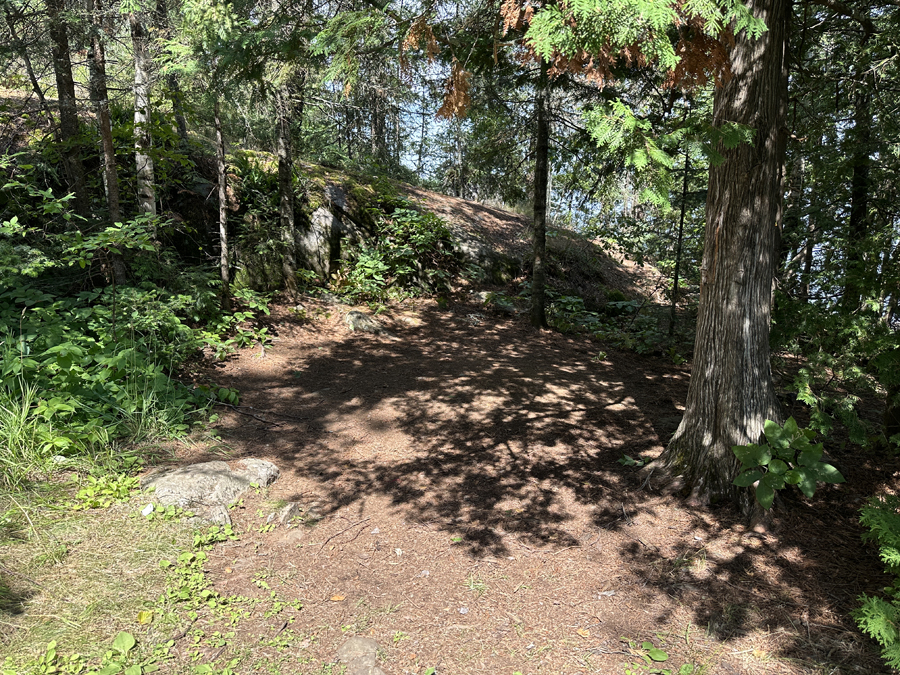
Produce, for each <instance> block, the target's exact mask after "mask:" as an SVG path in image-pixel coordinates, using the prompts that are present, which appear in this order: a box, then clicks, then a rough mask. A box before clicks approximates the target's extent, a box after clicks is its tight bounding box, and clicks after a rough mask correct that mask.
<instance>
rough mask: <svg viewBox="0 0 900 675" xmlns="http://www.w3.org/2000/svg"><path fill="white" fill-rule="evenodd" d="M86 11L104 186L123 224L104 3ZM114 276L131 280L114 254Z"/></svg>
mask: <svg viewBox="0 0 900 675" xmlns="http://www.w3.org/2000/svg"><path fill="white" fill-rule="evenodd" d="M85 10H86V11H87V14H88V17H89V19H90V22H91V42H90V49H89V50H88V69H89V70H90V73H91V101H93V103H94V109H95V111H96V113H97V121H98V123H99V125H100V145H101V150H102V154H103V186H104V189H105V192H106V203H107V206H108V208H109V220H110V222H111V223H112V224H113V225H115V224H116V223H119V222H121V221H122V212H121V209H120V208H119V175H118V172H117V170H116V148H115V145H114V144H113V137H112V124H111V123H110V117H109V94H108V92H107V88H106V54H105V52H104V50H103V41H102V39H101V37H100V35H101V31H102V26H101V25H100V11H101V6H100V0H85ZM110 257H111V260H112V268H113V275H114V277H115V281H116V283H118V284H123V283H125V281H126V280H127V278H128V267H127V265H126V264H125V259H124V258H123V257H122V254H120V253H111V254H110Z"/></svg>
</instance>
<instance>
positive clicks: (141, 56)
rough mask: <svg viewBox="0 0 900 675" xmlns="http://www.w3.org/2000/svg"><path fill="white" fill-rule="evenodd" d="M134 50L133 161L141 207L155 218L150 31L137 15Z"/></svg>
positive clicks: (133, 17)
mask: <svg viewBox="0 0 900 675" xmlns="http://www.w3.org/2000/svg"><path fill="white" fill-rule="evenodd" d="M128 23H129V25H130V27H131V43H132V45H133V47H134V162H135V169H136V173H137V198H138V207H139V208H140V209H141V211H143V212H144V213H149V214H152V215H154V216H155V215H156V186H155V181H156V178H155V176H154V169H153V158H152V157H151V156H150V146H151V139H150V67H151V62H150V53H149V51H148V47H147V29H146V28H145V27H144V22H143V18H142V17H141V16H139V15H138V14H135V13H132V14H129V15H128Z"/></svg>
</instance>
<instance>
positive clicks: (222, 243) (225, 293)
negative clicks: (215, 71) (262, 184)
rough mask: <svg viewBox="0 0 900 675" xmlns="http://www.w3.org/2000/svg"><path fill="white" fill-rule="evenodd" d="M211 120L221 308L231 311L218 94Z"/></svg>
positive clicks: (226, 189)
mask: <svg viewBox="0 0 900 675" xmlns="http://www.w3.org/2000/svg"><path fill="white" fill-rule="evenodd" d="M213 121H214V124H215V127H216V178H217V179H218V180H217V182H218V186H219V274H220V275H221V278H222V309H224V310H225V311H231V277H230V271H229V267H228V264H229V252H228V183H227V178H226V176H225V137H224V136H223V135H222V118H221V115H220V111H219V97H218V95H216V100H215V103H214V104H213Z"/></svg>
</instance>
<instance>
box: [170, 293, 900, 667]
mask: <svg viewBox="0 0 900 675" xmlns="http://www.w3.org/2000/svg"><path fill="white" fill-rule="evenodd" d="M303 306H304V309H303V310H302V311H301V312H299V313H298V312H297V311H296V310H292V309H290V308H288V307H286V306H281V307H277V308H276V309H275V311H274V312H273V315H272V317H271V328H270V331H271V332H273V333H274V334H275V336H276V338H277V339H276V341H275V342H274V344H273V345H272V346H270V347H268V348H267V349H265V350H261V349H260V348H259V347H257V348H255V349H252V350H246V351H243V352H241V353H239V354H237V355H235V356H234V357H233V358H231V359H229V360H228V361H227V362H225V363H222V364H219V365H218V366H216V367H215V368H214V369H213V371H212V372H207V373H205V377H212V378H214V379H215V381H216V382H217V383H218V384H219V385H220V386H231V387H234V388H236V389H238V390H240V392H241V397H242V398H241V406H240V407H239V408H227V407H223V408H219V409H218V410H219V411H220V413H221V417H220V419H219V420H218V422H217V423H216V428H217V431H218V433H219V434H220V435H221V443H220V444H219V445H217V446H215V447H214V448H212V449H208V448H207V449H204V448H206V447H207V446H202V445H198V446H193V447H187V446H185V447H183V448H182V449H181V450H180V451H179V452H178V453H177V456H176V457H175V459H174V460H173V461H175V462H176V463H187V462H194V461H201V460H206V459H213V458H214V459H225V460H226V461H230V460H232V459H235V460H236V459H239V458H241V457H258V458H264V459H269V460H271V461H273V462H274V463H276V464H277V465H278V466H279V467H280V470H281V476H280V478H279V479H278V480H277V481H276V482H275V483H274V484H273V485H272V486H270V487H269V488H267V489H265V490H260V491H258V493H257V494H255V495H251V496H250V497H248V498H246V499H245V500H244V501H243V502H242V503H241V505H240V506H239V507H238V508H235V509H233V511H232V517H233V519H234V521H235V525H236V529H237V530H238V531H240V532H241V535H240V537H239V539H237V540H236V541H233V542H228V543H224V544H220V545H218V546H216V547H215V548H214V549H213V550H212V551H210V553H209V556H210V558H209V561H208V564H207V568H208V573H209V577H210V579H211V580H212V583H213V586H214V588H215V590H217V591H219V592H220V593H222V594H228V595H243V596H247V597H250V598H254V597H257V596H258V597H259V598H268V597H270V596H271V597H273V598H274V597H275V594H277V595H278V597H279V598H282V599H283V600H284V601H286V602H290V601H293V600H299V601H301V602H302V608H299V609H297V608H288V609H284V610H283V611H281V612H280V613H277V614H276V615H274V616H270V617H268V618H267V617H266V614H269V613H270V612H266V613H263V612H258V613H251V615H250V616H249V618H247V619H245V620H243V621H242V622H241V624H240V627H239V629H238V633H239V636H238V638H236V639H237V640H238V641H239V642H243V643H244V644H252V645H254V647H253V648H254V651H255V652H256V656H257V658H259V657H260V656H263V657H266V658H268V659H270V663H272V664H275V663H282V662H284V663H286V661H285V659H288V657H289V658H290V660H291V661H292V663H294V664H297V663H300V664H303V663H306V664H309V665H308V666H303V665H300V666H297V665H294V666H293V668H294V669H296V668H299V672H317V673H319V672H326V671H325V670H322V664H327V663H330V662H333V661H334V660H335V652H336V650H337V648H338V647H339V646H340V645H341V644H342V643H343V642H344V641H345V640H346V639H347V638H348V637H349V636H351V635H363V636H369V637H372V638H374V639H375V640H377V642H378V644H379V645H380V647H381V650H380V651H379V657H380V659H381V661H380V663H381V665H382V667H383V668H384V669H385V671H386V672H387V673H389V674H391V675H400V674H401V673H416V674H424V673H426V672H429V671H428V669H429V668H434V669H436V672H437V673H451V674H462V673H488V672H490V673H508V674H509V675H513V673H522V674H524V675H528V674H529V673H624V672H635V673H644V672H658V671H651V670H650V666H648V665H646V663H645V661H644V660H642V658H641V654H642V653H643V652H642V650H641V649H640V646H641V643H643V642H645V641H649V642H651V643H653V645H654V647H657V648H660V649H662V650H664V651H665V652H666V653H667V654H668V655H669V659H668V661H667V662H665V663H658V664H654V667H666V668H671V669H672V672H673V673H678V672H679V669H680V668H681V667H682V666H683V665H684V666H689V665H694V666H696V670H695V671H694V672H696V673H700V672H703V673H708V674H715V673H721V674H727V675H731V674H738V673H741V674H747V675H750V674H758V673H797V674H799V673H835V674H836V673H847V674H849V673H880V672H886V671H885V669H884V667H883V665H882V664H881V661H880V659H879V658H878V657H877V651H876V650H875V648H874V646H873V644H872V643H871V642H870V641H869V640H868V639H866V638H864V637H863V636H862V635H861V634H860V633H859V631H858V630H857V629H856V628H855V626H854V623H853V621H852V619H851V618H850V617H849V614H850V612H851V611H852V610H853V609H854V608H855V607H856V606H857V598H858V596H859V595H860V594H861V593H863V592H869V593H872V592H878V591H880V589H881V587H883V586H884V585H886V584H887V583H888V578H887V577H886V576H884V575H883V574H882V565H881V563H880V562H879V561H878V559H877V557H876V555H875V553H874V551H873V550H872V548H871V547H867V546H865V545H863V544H862V543H861V540H860V535H861V528H860V525H859V523H858V509H859V507H860V506H861V505H862V504H863V502H864V501H865V499H866V498H867V497H868V496H870V495H872V494H875V493H876V492H879V491H884V490H886V489H887V490H890V489H891V487H892V486H894V485H895V483H896V478H895V477H896V475H897V474H896V473H894V474H893V476H892V472H894V471H896V470H897V469H900V465H898V463H897V461H896V460H894V459H890V458H885V457H867V456H860V455H858V454H857V455H850V454H847V455H843V454H842V453H841V450H840V449H839V448H836V447H832V448H829V451H830V452H831V453H832V455H833V456H834V457H835V459H836V461H837V462H838V463H839V466H840V468H841V470H842V471H843V472H844V475H845V476H846V477H847V483H845V484H843V485H839V486H826V487H824V488H822V489H821V490H820V491H819V492H818V493H817V495H816V497H815V498H814V499H813V500H806V499H804V498H802V496H799V493H798V496H795V497H788V499H787V500H786V504H785V505H784V506H783V508H782V509H781V510H780V511H776V513H775V515H774V517H773V519H772V522H771V524H770V526H769V528H768V529H767V531H764V532H754V531H753V530H751V529H750V528H748V527H747V526H746V523H745V522H744V521H743V520H742V519H740V518H739V517H737V516H735V515H734V514H733V513H732V512H730V511H729V510H727V509H718V510H716V509H709V508H705V507H697V506H691V505H689V504H687V503H686V502H685V501H684V500H683V499H682V498H681V497H679V496H677V495H674V496H673V495H667V494H665V493H664V492H663V491H661V490H660V487H661V486H660V485H659V484H658V482H657V479H656V476H653V475H651V477H650V479H649V481H647V482H646V483H644V481H643V478H642V477H641V476H639V474H638V473H637V472H636V470H635V469H634V468H632V467H627V466H624V465H623V464H621V463H619V461H618V460H620V459H621V458H622V457H623V456H624V455H629V456H631V457H633V458H637V457H638V456H641V457H644V458H649V457H653V456H655V455H657V454H658V453H659V452H660V451H661V450H662V449H663V446H664V444H665V443H666V441H667V440H668V438H669V437H670V435H671V434H672V432H673V431H674V430H675V428H676V427H677V425H678V422H679V420H680V416H681V414H682V410H683V405H684V399H685V395H686V392H687V384H688V376H689V366H687V365H682V366H674V365H672V364H671V363H669V362H668V361H666V360H664V359H660V358H654V357H641V356H636V355H634V354H629V353H621V352H611V353H609V354H608V355H605V354H603V353H601V352H600V348H601V345H598V344H596V343H593V342H591V341H590V340H588V339H586V338H581V337H571V336H563V335H560V334H558V333H553V332H549V331H543V332H538V331H535V330H534V329H532V328H531V327H530V326H528V324H527V320H526V318H525V317H523V316H500V315H495V314H492V313H491V312H490V311H489V310H486V309H485V308H484V307H483V306H482V305H480V304H479V303H477V302H474V301H473V302H471V303H470V302H466V301H464V300H460V301H457V302H456V303H451V305H450V306H449V307H444V308H439V307H438V305H437V304H436V303H435V302H432V301H415V302H413V301H410V302H407V303H405V304H402V305H398V306H395V307H393V308H391V309H389V310H388V312H386V313H385V314H382V315H380V316H379V317H378V318H379V320H381V321H382V322H383V323H384V325H385V326H386V328H387V329H388V330H389V331H390V333H391V335H372V334H363V333H354V332H350V331H349V329H348V328H347V327H346V326H345V325H344V322H343V314H344V313H345V312H346V311H347V310H348V309H349V308H347V307H341V306H328V305H325V304H322V303H319V302H318V301H316V300H312V299H303ZM886 463H889V464H890V467H889V468H885V466H886ZM285 502H299V503H300V504H301V505H302V506H303V508H304V510H305V511H304V512H305V513H306V514H307V515H308V516H310V517H309V518H307V519H306V521H305V522H303V523H301V524H300V525H299V526H295V527H292V528H285V527H281V526H279V527H277V528H275V527H274V526H273V525H269V524H267V520H266V517H267V516H268V514H269V513H272V512H273V511H275V510H276V509H277V508H278V507H279V505H281V504H283V503H285ZM313 515H315V517H312V516H313ZM202 622H203V619H202V618H201V619H200V623H202ZM240 636H243V638H241V637H240ZM629 641H630V643H629ZM264 645H268V646H264ZM214 647H215V645H212V646H211V647H210V649H209V650H210V652H213V654H212V656H217V655H219V654H222V649H218V651H217V650H216V649H214ZM178 648H179V647H178V646H177V645H176V649H178ZM266 655H268V656H266ZM313 664H318V665H316V666H314V665H313ZM630 664H636V665H635V666H631V665H630ZM638 666H640V667H638ZM286 667H287V666H286ZM304 668H307V669H308V670H307V669H304ZM316 668H318V669H316ZM628 668H632V670H631V671H628ZM240 672H244V671H243V669H241V671H240ZM247 672H249V671H247ZM285 672H296V670H292V669H290V668H288V670H286V671H285ZM328 672H331V670H328ZM334 672H338V671H337V670H335V671H334ZM682 672H688V669H687V668H685V669H684V670H683V671H682Z"/></svg>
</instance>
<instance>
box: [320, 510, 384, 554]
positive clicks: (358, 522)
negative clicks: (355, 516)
mask: <svg viewBox="0 0 900 675" xmlns="http://www.w3.org/2000/svg"><path fill="white" fill-rule="evenodd" d="M368 520H371V518H363V519H362V520H359V521H357V522H355V523H353V524H352V525H348V526H347V527H345V528H344V529H343V530H341V531H340V532H335V533H334V534H333V535H331V536H330V537H328V539H326V540H325V541H323V542H322V546H321V547H320V548H319V550H318V551H316V555H319V554H320V553H321V552H322V549H324V548H325V546H326V545H327V544H328V542H329V541H331V540H332V539H334V538H335V537H339V536H341V535H342V534H344V532H346V531H347V530H352V529H353V528H354V527H356V526H357V525H362V524H363V523H365V522H366V521H368ZM358 536H359V532H357V533H356V537H358ZM356 537H353V539H356ZM353 539H351V540H350V541H353ZM347 543H348V544H349V543H350V542H347Z"/></svg>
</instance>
